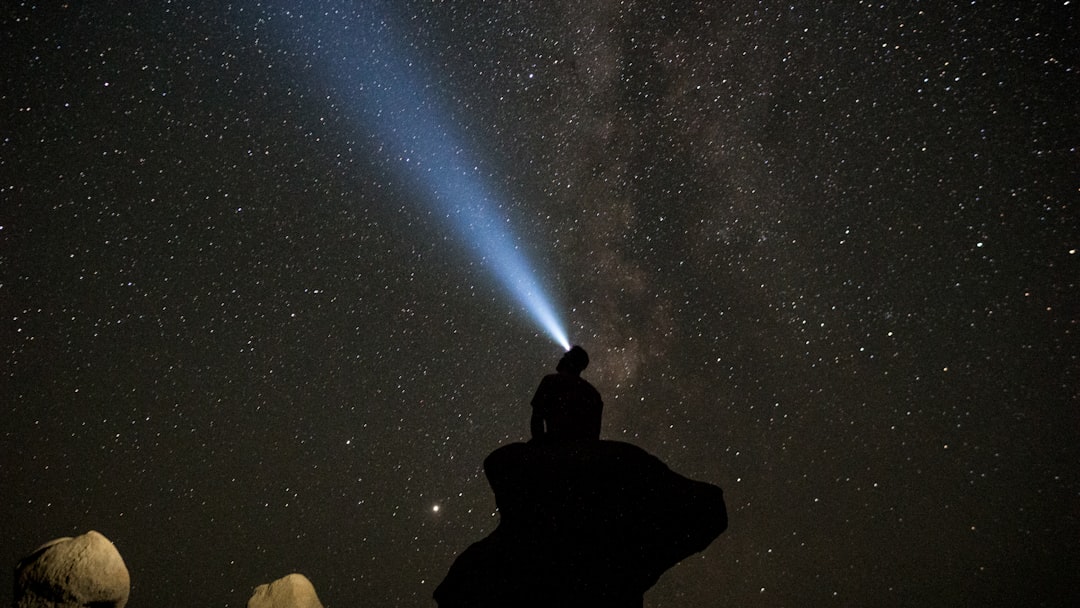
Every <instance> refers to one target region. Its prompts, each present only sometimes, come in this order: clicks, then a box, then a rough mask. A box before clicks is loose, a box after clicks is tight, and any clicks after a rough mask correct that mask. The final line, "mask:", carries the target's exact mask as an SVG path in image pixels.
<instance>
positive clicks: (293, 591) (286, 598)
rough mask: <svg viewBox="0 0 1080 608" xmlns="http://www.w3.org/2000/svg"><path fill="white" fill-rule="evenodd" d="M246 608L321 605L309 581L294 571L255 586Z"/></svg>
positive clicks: (315, 607) (307, 607) (313, 607)
mask: <svg viewBox="0 0 1080 608" xmlns="http://www.w3.org/2000/svg"><path fill="white" fill-rule="evenodd" d="M247 608H323V605H322V602H320V601H319V596H318V595H316V594H315V586H314V585H312V584H311V581H309V580H308V579H307V577H306V576H304V575H303V574H297V573H295V572H294V573H292V574H288V575H286V576H283V577H282V578H279V579H278V580H276V581H274V582H272V583H268V584H266V585H259V586H258V587H256V588H255V592H254V593H252V594H251V599H249V600H248V603H247Z"/></svg>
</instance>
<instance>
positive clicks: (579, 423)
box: [530, 346, 604, 441]
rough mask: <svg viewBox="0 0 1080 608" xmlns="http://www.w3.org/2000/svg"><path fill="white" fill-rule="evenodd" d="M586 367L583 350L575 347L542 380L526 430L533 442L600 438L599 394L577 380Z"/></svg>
mask: <svg viewBox="0 0 1080 608" xmlns="http://www.w3.org/2000/svg"><path fill="white" fill-rule="evenodd" d="M588 364H589V356H588V354H586V353H585V349H583V348H581V347H580V346H575V347H573V348H572V349H570V351H569V352H567V353H566V354H565V355H564V356H563V358H562V359H561V360H560V361H559V365H558V366H557V367H556V368H555V369H556V370H557V372H558V373H555V374H549V375H547V376H544V379H543V380H541V381H540V387H539V388H537V389H536V395H535V396H533V400H532V406H533V413H532V421H531V424H530V428H531V431H532V436H533V439H545V440H556V441H563V440H589V439H593V440H595V439H599V438H600V421H601V417H602V416H603V409H604V402H603V401H602V400H601V398H600V393H599V392H598V391H597V390H596V388H594V387H593V385H591V384H589V382H588V381H586V380H584V379H583V378H581V376H580V374H581V371H582V370H584V369H585V367H586V366H587V365H588Z"/></svg>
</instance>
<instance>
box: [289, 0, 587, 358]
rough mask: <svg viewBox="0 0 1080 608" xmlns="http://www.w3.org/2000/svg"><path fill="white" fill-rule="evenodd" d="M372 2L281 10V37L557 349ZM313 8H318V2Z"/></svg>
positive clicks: (448, 134) (494, 216)
mask: <svg viewBox="0 0 1080 608" xmlns="http://www.w3.org/2000/svg"><path fill="white" fill-rule="evenodd" d="M380 5H384V6H390V4H389V3H381V2H370V1H369V2H357V3H355V4H350V3H336V4H334V5H333V7H329V8H324V9H322V10H317V11H312V12H309V13H306V14H302V13H300V12H297V11H296V10H294V9H283V10H282V12H281V14H280V16H281V17H283V18H284V19H285V20H286V22H287V23H286V27H287V28H288V30H289V36H290V37H291V38H292V39H293V40H294V41H296V42H297V43H298V44H300V45H301V46H302V47H303V52H304V53H305V54H306V55H307V56H313V57H314V58H315V61H313V62H312V65H313V66H314V67H315V68H316V70H317V71H318V73H319V75H320V76H321V77H322V78H324V82H325V84H326V85H328V86H329V88H330V89H331V90H333V91H335V92H336V94H337V97H339V98H341V99H344V100H347V103H348V106H347V107H346V108H345V115H346V117H347V118H348V119H350V120H352V121H355V122H358V123H359V124H358V126H359V127H361V128H362V129H365V130H370V131H371V132H373V133H374V134H375V135H376V136H377V137H378V139H379V140H380V142H381V143H382V144H383V145H384V146H385V147H386V148H388V149H389V151H390V152H391V153H392V154H394V155H396V156H397V157H398V162H397V163H396V165H397V168H398V169H399V173H400V175H399V177H400V178H401V179H403V180H405V181H406V182H407V183H420V184H422V185H423V186H424V188H423V190H424V195H425V197H426V198H427V199H428V201H429V202H430V204H431V205H432V206H433V208H434V210H435V211H437V212H438V214H439V215H440V216H442V217H443V218H444V219H446V220H447V221H448V223H449V224H450V226H451V227H452V228H453V229H454V230H456V231H457V233H458V234H459V235H460V236H461V239H462V240H463V241H464V242H465V243H466V244H468V246H469V248H470V249H471V251H472V253H473V254H474V255H475V256H477V258H478V259H479V260H480V261H481V263H482V264H483V265H485V266H486V267H487V268H488V269H489V270H490V271H491V272H492V273H493V274H494V276H495V278H497V279H498V281H499V282H500V283H501V284H502V285H503V286H504V287H505V288H506V289H507V291H508V292H509V293H510V295H511V296H512V297H513V298H514V299H515V300H516V301H517V302H518V303H519V304H520V305H521V306H522V307H524V309H525V310H526V311H527V312H528V313H529V315H530V316H531V317H532V318H533V320H534V321H535V322H536V323H538V324H539V326H540V327H541V328H543V329H544V331H546V332H547V333H548V335H549V336H550V337H551V338H552V339H553V340H554V341H555V342H556V343H558V344H559V345H560V346H562V347H563V348H564V349H566V350H569V349H570V341H569V340H568V338H567V335H566V332H565V331H564V330H563V326H562V323H561V321H560V320H559V318H558V316H557V315H556V314H555V311H554V309H553V308H552V305H551V301H550V299H549V298H548V296H547V295H546V294H545V293H544V289H543V288H542V286H541V285H540V282H539V281H538V280H537V278H536V274H535V273H534V272H533V270H532V268H531V266H530V264H529V262H528V260H527V259H526V257H525V254H524V253H523V252H522V249H521V247H520V246H519V245H518V244H517V242H516V239H515V238H514V236H513V234H512V233H511V230H510V224H509V220H508V218H507V217H505V215H503V214H501V213H500V212H499V210H500V208H501V205H500V204H499V203H498V202H496V198H495V196H494V195H493V194H492V193H491V192H490V191H489V189H488V188H487V187H486V185H485V180H484V179H483V178H482V176H481V175H480V174H479V169H478V164H477V163H475V162H473V161H472V159H471V157H470V156H469V154H467V152H466V150H465V147H464V146H462V145H461V144H460V143H459V138H458V137H457V136H456V135H455V134H454V133H453V132H452V130H451V127H450V123H449V121H448V120H446V118H445V117H446V116H448V115H449V113H447V112H444V111H443V110H442V108H441V107H440V104H439V103H438V102H437V100H436V99H435V98H434V97H433V93H434V92H435V90H434V89H433V88H432V86H431V85H430V84H427V82H426V79H424V78H422V77H421V76H420V75H419V72H420V70H419V69H418V68H417V67H416V65H415V64H414V62H413V61H412V60H411V59H410V58H408V57H407V56H406V54H405V53H404V52H403V51H402V50H401V49H400V48H399V40H398V39H396V38H395V37H394V35H393V33H392V31H391V29H390V26H389V25H388V19H387V18H386V15H387V14H388V10H386V9H385V8H382V7H381V6H380ZM321 6H324V7H326V6H327V4H326V3H322V4H321Z"/></svg>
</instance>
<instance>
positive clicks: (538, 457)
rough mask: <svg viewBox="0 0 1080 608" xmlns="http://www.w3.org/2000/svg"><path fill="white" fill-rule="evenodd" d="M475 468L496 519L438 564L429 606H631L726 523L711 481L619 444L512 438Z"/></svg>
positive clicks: (718, 493)
mask: <svg viewBox="0 0 1080 608" xmlns="http://www.w3.org/2000/svg"><path fill="white" fill-rule="evenodd" d="M484 471H485V473H486V474H487V477H488V481H489V483H490V484H491V488H492V490H494V492H495V501H496V504H497V505H498V507H499V511H500V514H501V519H500V522H499V525H498V527H497V528H496V529H495V531H494V532H492V533H491V534H490V535H489V536H488V537H487V538H485V539H483V540H481V541H479V542H477V543H474V544H473V545H472V546H470V547H469V548H468V549H466V550H465V551H464V552H463V553H462V554H461V555H459V556H458V558H457V560H456V561H455V562H454V564H453V565H452V566H451V567H450V571H449V572H448V573H447V575H446V578H445V579H444V580H443V581H442V583H441V584H440V585H439V587H438V588H437V589H436V590H435V593H434V597H435V600H436V601H437V602H438V604H439V606H440V608H459V607H465V606H468V607H470V608H486V607H496V606H498V607H500V608H502V607H507V606H511V607H525V608H533V607H535V608H540V607H545V608H546V607H555V606H558V607H574V606H582V607H585V606H588V607H590V608H626V607H640V606H641V605H642V602H643V595H644V593H645V591H647V590H648V589H649V588H650V587H652V586H653V585H654V584H655V583H656V581H657V580H658V579H659V577H660V575H661V574H663V573H664V572H665V571H666V570H668V569H669V568H671V567H672V566H674V565H675V564H677V563H678V562H679V561H681V560H683V559H685V558H686V557H688V556H690V555H692V554H694V553H697V552H699V551H702V550H703V549H705V547H707V546H708V545H709V543H711V542H712V541H713V540H714V539H715V538H716V537H717V536H719V535H720V533H721V532H723V531H724V530H725V529H726V528H727V509H726V506H725V504H724V494H723V491H722V490H721V489H720V488H718V487H716V486H714V485H710V484H707V483H703V482H699V481H693V480H690V479H687V478H685V477H682V476H680V475H678V474H676V473H673V472H672V471H671V470H670V469H669V468H668V467H667V466H666V465H664V463H662V462H661V461H660V460H659V459H657V458H656V457H654V456H652V455H650V454H649V453H648V452H646V451H644V450H642V449H640V448H638V447H635V446H633V445H630V444H627V443H621V442H616V441H588V442H577V443H569V444H553V443H544V442H535V441H534V442H530V443H528V444H523V443H514V444H510V445H506V446H503V447H500V448H499V449H497V450H495V451H494V452H492V453H491V454H490V455H489V456H488V457H487V459H486V460H485V461H484Z"/></svg>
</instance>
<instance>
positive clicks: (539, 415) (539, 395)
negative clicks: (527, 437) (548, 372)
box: [529, 377, 548, 439]
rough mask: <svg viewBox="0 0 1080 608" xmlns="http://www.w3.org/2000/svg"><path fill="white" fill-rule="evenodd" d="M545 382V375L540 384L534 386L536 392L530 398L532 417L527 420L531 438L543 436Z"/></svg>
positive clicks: (545, 397) (545, 403) (546, 381)
mask: <svg viewBox="0 0 1080 608" xmlns="http://www.w3.org/2000/svg"><path fill="white" fill-rule="evenodd" d="M547 383H548V379H547V378H546V377H545V378H544V379H543V380H541V381H540V386H538V387H537V388H536V394H535V395H533V398H532V418H531V419H530V420H529V431H530V432H531V433H532V438H533V439H539V438H541V437H543V436H544V410H545V408H546V406H547V399H548V397H547V393H548V390H547V388H548V387H547Z"/></svg>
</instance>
